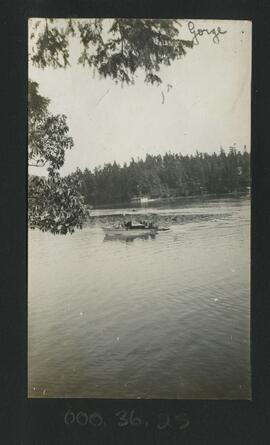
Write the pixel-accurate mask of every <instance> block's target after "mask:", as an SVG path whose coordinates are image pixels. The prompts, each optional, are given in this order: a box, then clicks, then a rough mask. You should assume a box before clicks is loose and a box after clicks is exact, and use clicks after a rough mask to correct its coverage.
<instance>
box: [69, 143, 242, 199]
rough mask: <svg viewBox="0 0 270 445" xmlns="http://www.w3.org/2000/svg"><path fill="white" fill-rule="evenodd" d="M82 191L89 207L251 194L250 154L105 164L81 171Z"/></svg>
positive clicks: (233, 152)
mask: <svg viewBox="0 0 270 445" xmlns="http://www.w3.org/2000/svg"><path fill="white" fill-rule="evenodd" d="M74 175H76V176H79V178H80V180H81V191H82V193H83V195H84V197H85V201H86V203H88V204H89V205H98V204H106V203H121V202H128V201H130V200H131V198H132V197H134V196H142V195H146V196H148V197H149V198H158V197H172V196H193V195H200V194H208V193H210V194H224V193H231V192H241V191H245V190H247V187H248V186H249V185H250V154H249V153H248V152H247V151H244V152H240V151H237V150H236V149H235V148H230V150H229V151H228V153H226V152H225V151H224V150H223V149H221V150H220V151H219V153H213V154H207V153H199V152H196V154H195V155H191V156H183V155H182V154H173V153H170V152H168V153H166V154H165V155H164V156H160V155H158V156H152V155H149V154H147V155H146V158H145V159H144V160H143V159H138V160H136V161H135V160H134V159H132V160H131V162H130V163H129V164H128V165H127V164H124V165H123V166H120V165H118V164H117V163H116V162H114V163H113V164H105V165H104V166H103V167H99V168H95V169H94V171H90V170H89V169H85V170H84V171H83V172H82V171H81V170H79V169H77V171H76V173H74Z"/></svg>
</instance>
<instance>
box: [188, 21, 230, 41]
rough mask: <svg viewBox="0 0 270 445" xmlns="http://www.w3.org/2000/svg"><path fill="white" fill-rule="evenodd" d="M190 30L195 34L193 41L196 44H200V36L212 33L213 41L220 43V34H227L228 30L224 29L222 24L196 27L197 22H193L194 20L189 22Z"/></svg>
mask: <svg viewBox="0 0 270 445" xmlns="http://www.w3.org/2000/svg"><path fill="white" fill-rule="evenodd" d="M188 30H189V32H190V33H191V34H192V35H193V43H194V45H199V43H200V41H199V37H202V36H203V35H211V36H212V40H213V43H215V44H218V43H220V35H222V34H226V33H227V31H226V30H222V29H221V28H220V26H218V27H217V28H212V29H208V28H196V26H195V23H194V22H192V20H189V22H188Z"/></svg>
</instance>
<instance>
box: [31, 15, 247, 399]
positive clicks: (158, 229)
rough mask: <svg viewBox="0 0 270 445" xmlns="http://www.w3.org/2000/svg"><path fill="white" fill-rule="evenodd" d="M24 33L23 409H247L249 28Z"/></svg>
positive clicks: (142, 25)
mask: <svg viewBox="0 0 270 445" xmlns="http://www.w3.org/2000/svg"><path fill="white" fill-rule="evenodd" d="M28 33H29V35H28V39H29V40H28V227H29V230H28V371H27V372H28V397H30V398H66V397H68V398H90V399H91V398H95V399H99V398H102V399H214V400H233V399H240V400H242V399H246V400H247V399H251V368H250V316H251V314H250V196H251V177H250V152H251V142H250V141H251V138H250V133H251V122H250V116H251V43H252V24H251V22H248V21H243V20H236V21H235V20H193V19H181V18H179V19H177V20H176V19H159V18H155V19H143V18H133V19H132V18H115V19H113V18H111V19H101V18H97V19H93V18H91V19H90V18H89V19H87V18H83V19H79V18H76V19H75V18H62V19H59V18H57V19H53V18H45V17H44V18H30V19H29V21H28Z"/></svg>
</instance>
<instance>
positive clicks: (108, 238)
mask: <svg viewBox="0 0 270 445" xmlns="http://www.w3.org/2000/svg"><path fill="white" fill-rule="evenodd" d="M136 238H137V239H144V240H147V239H149V238H151V239H155V238H156V234H155V233H144V234H142V235H141V234H138V233H137V234H136V235H133V234H132V233H129V234H128V235H126V234H120V233H116V234H115V235H105V236H104V240H103V242H106V241H122V242H125V243H132V242H133V241H134V240H135V239H136Z"/></svg>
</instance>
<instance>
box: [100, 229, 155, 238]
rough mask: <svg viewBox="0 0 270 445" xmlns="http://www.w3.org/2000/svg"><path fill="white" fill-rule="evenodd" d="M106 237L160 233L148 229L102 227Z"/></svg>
mask: <svg viewBox="0 0 270 445" xmlns="http://www.w3.org/2000/svg"><path fill="white" fill-rule="evenodd" d="M102 229H103V231H104V233H105V235H109V236H117V235H120V236H142V235H155V234H156V233H157V232H158V229H147V228H139V229H128V228H126V227H122V228H117V227H102Z"/></svg>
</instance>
